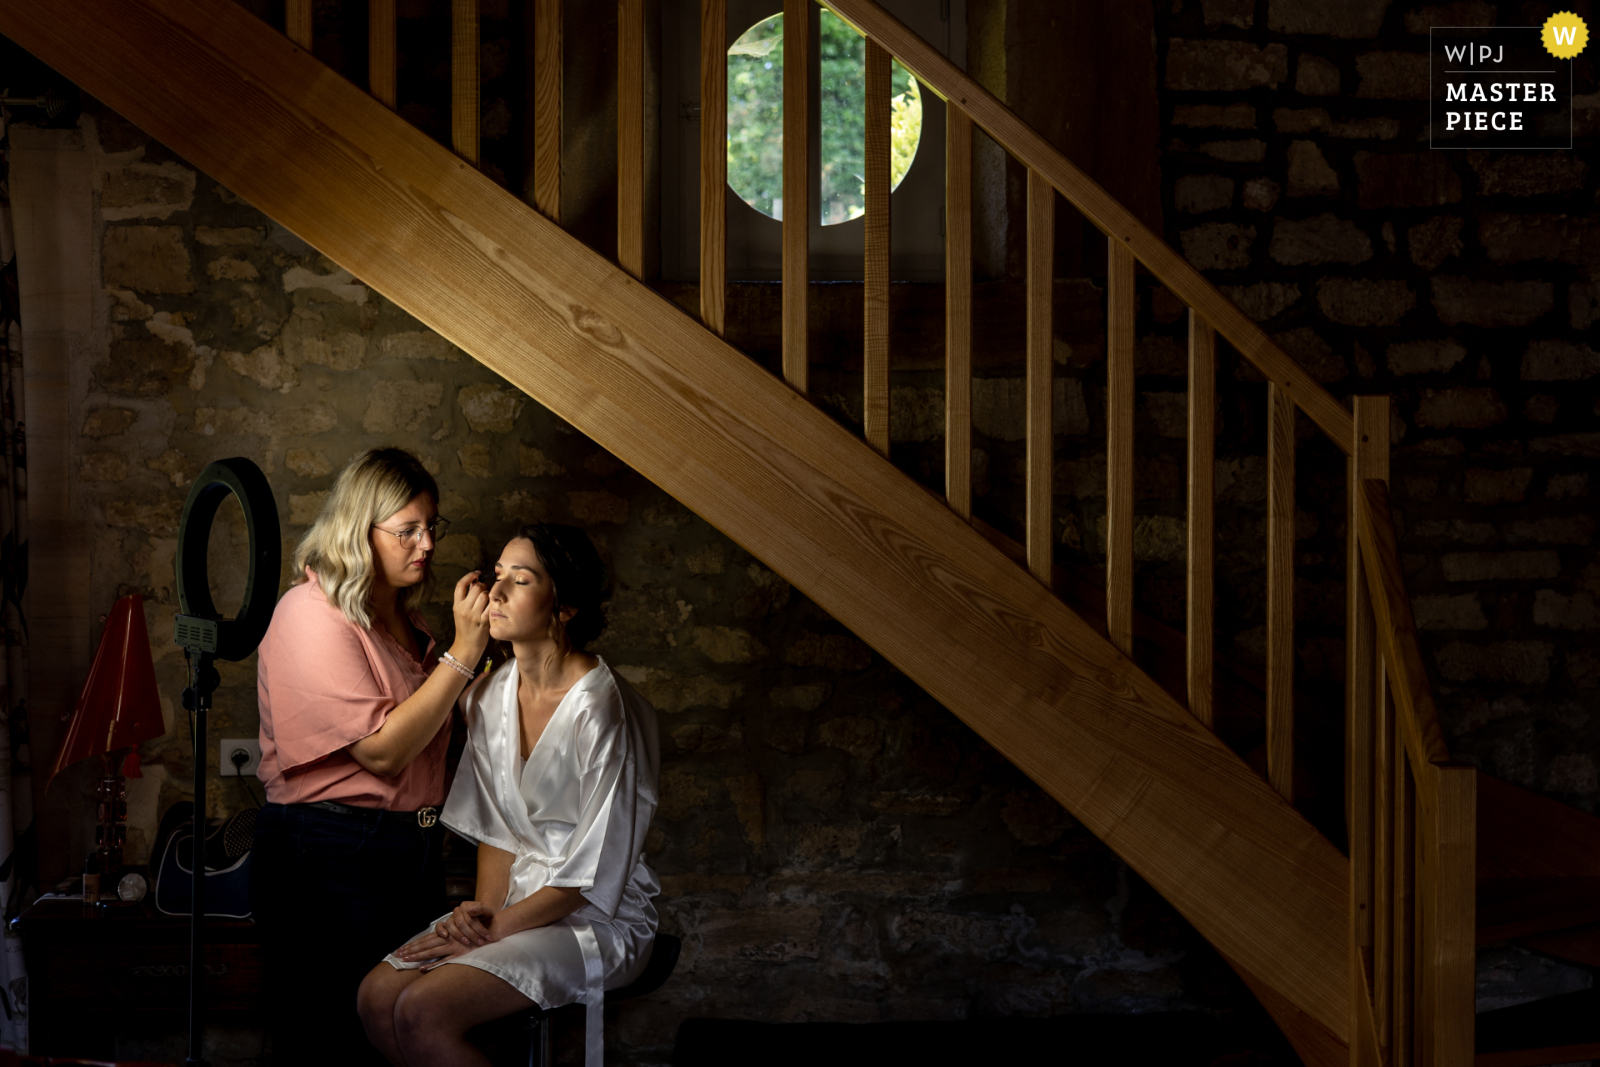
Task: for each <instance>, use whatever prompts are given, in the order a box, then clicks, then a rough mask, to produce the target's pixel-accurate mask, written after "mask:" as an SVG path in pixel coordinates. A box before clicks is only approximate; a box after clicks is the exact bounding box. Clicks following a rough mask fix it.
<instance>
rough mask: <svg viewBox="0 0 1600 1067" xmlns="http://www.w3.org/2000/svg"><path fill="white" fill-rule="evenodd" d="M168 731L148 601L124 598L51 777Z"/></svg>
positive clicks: (105, 635) (108, 627)
mask: <svg viewBox="0 0 1600 1067" xmlns="http://www.w3.org/2000/svg"><path fill="white" fill-rule="evenodd" d="M166 732H167V727H166V723H165V722H164V721H163V720H162V718H161V697H160V695H159V693H158V692H157V690H156V668H155V663H154V661H152V660H151V658H150V633H149V631H148V630H147V629H146V628H145V625H144V601H143V600H142V599H141V598H140V597H139V595H138V594H133V595H131V596H125V597H123V598H122V599H121V600H119V601H117V602H116V604H114V605H112V608H111V615H110V617H109V618H108V619H107V620H106V629H105V633H103V634H101V635H100V647H99V648H97V649H96V650H95V653H94V663H93V664H91V665H90V667H89V680H88V681H86V682H84V684H83V692H82V693H81V694H80V695H79V696H78V706H77V707H76V708H75V709H74V710H73V713H72V725H71V726H69V727H68V728H67V739H66V741H65V742H63V743H62V745H61V752H60V754H59V755H57V756H56V765H55V769H54V770H52V771H51V772H50V777H51V779H52V780H53V779H54V778H55V776H56V775H58V774H60V773H61V771H62V770H63V768H66V767H69V766H71V765H72V764H74V763H77V762H78V761H79V760H81V759H88V758H89V757H90V756H100V755H104V754H105V753H107V752H115V751H116V750H118V749H121V748H131V747H132V746H134V745H137V744H139V743H140V742H142V741H149V740H150V739H151V738H155V737H160V736H161V735H162V734H164V733H166ZM135 773H137V772H135Z"/></svg>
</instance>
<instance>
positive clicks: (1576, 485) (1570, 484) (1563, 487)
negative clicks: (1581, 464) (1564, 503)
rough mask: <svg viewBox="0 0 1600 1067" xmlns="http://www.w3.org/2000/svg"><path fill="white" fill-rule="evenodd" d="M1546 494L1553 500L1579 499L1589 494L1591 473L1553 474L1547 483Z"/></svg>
mask: <svg viewBox="0 0 1600 1067" xmlns="http://www.w3.org/2000/svg"><path fill="white" fill-rule="evenodd" d="M1544 495H1545V496H1547V497H1549V498H1550V499H1551V500H1577V499H1580V498H1582V497H1586V496H1588V495H1589V475H1588V473H1587V472H1580V473H1577V474H1552V475H1551V476H1550V480H1549V482H1547V483H1546V484H1545V489H1544Z"/></svg>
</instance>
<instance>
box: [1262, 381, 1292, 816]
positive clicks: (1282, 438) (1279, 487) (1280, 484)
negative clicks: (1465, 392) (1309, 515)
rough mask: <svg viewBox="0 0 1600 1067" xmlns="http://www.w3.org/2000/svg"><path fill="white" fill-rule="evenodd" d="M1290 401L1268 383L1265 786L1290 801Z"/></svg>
mask: <svg viewBox="0 0 1600 1067" xmlns="http://www.w3.org/2000/svg"><path fill="white" fill-rule="evenodd" d="M1294 416H1295V405H1294V399H1293V398H1292V397H1291V396H1290V395H1289V392H1288V390H1287V389H1284V388H1280V387H1279V385H1278V383H1277V382H1269V383H1267V780H1268V781H1269V782H1270V783H1271V784H1272V788H1274V789H1276V790H1277V791H1278V793H1279V794H1280V795H1281V796H1283V797H1284V799H1286V800H1288V801H1290V802H1291V803H1292V802H1293V801H1294V421H1295V418H1294Z"/></svg>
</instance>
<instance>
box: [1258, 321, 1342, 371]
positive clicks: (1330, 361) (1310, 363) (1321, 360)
mask: <svg viewBox="0 0 1600 1067" xmlns="http://www.w3.org/2000/svg"><path fill="white" fill-rule="evenodd" d="M1272 339H1273V340H1274V341H1276V342H1278V346H1279V347H1280V348H1282V349H1283V350H1284V351H1285V352H1287V353H1288V354H1289V355H1290V356H1292V357H1294V361H1295V362H1296V363H1298V364H1299V365H1300V367H1301V369H1302V370H1304V371H1305V372H1306V373H1307V374H1309V375H1311V377H1312V378H1314V379H1315V380H1317V381H1319V382H1322V383H1323V384H1330V383H1332V382H1341V381H1344V379H1345V377H1346V376H1347V375H1348V374H1349V368H1347V367H1346V366H1345V362H1344V357H1342V356H1340V355H1339V354H1338V353H1336V352H1335V351H1334V350H1333V348H1332V347H1331V346H1329V344H1328V342H1326V341H1324V340H1323V339H1322V338H1321V336H1319V335H1318V334H1317V331H1315V330H1313V329H1311V327H1309V326H1302V327H1300V328H1299V329H1296V330H1286V331H1284V332H1283V333H1280V334H1275V335H1273V338H1272Z"/></svg>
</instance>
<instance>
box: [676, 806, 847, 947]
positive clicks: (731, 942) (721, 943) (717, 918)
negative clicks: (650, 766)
mask: <svg viewBox="0 0 1600 1067" xmlns="http://www.w3.org/2000/svg"><path fill="white" fill-rule="evenodd" d="M663 777H664V776H663ZM663 793H665V789H663ZM698 920H699V921H698V922H696V923H695V924H694V926H693V928H689V927H685V929H684V933H685V934H687V935H689V936H692V937H695V938H696V939H697V940H698V941H699V943H700V952H699V959H700V960H705V961H707V962H708V963H710V962H716V961H727V960H749V961H753V962H758V963H769V964H770V963H787V962H789V961H791V960H814V959H816V958H817V957H818V956H820V955H821V954H822V948H821V940H822V910H821V909H820V908H815V907H796V906H794V905H789V904H785V905H781V906H778V907H770V908H735V909H727V910H723V909H708V910H706V911H703V912H701V913H699V915H698Z"/></svg>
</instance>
